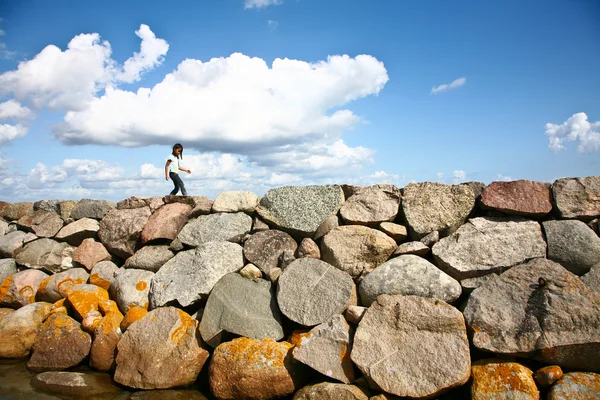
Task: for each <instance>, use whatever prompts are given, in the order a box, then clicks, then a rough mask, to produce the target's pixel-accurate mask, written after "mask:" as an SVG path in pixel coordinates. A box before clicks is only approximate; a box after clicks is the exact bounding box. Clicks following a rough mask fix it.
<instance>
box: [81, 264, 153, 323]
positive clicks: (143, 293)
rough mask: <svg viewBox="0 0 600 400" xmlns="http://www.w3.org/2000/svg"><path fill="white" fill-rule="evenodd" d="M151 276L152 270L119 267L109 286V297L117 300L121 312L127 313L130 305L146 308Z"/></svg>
mask: <svg viewBox="0 0 600 400" xmlns="http://www.w3.org/2000/svg"><path fill="white" fill-rule="evenodd" d="M92 272H93V271H92ZM153 277H154V272H151V271H145V270H143V269H125V268H121V269H120V270H119V271H117V272H116V273H115V276H114V278H113V281H112V284H111V286H110V297H111V299H113V300H115V301H116V302H117V305H118V306H119V310H121V312H122V313H123V314H127V311H129V308H130V307H132V306H138V307H142V308H145V309H146V310H147V309H148V304H149V302H148V294H149V292H150V283H151V282H152V278H153Z"/></svg>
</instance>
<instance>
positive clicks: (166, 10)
mask: <svg viewBox="0 0 600 400" xmlns="http://www.w3.org/2000/svg"><path fill="white" fill-rule="evenodd" d="M0 18H2V20H1V21H0V199H1V200H4V201H11V202H12V201H22V200H39V199H50V198H58V199H79V198H82V197H91V198H106V199H113V200H119V199H123V198H126V197H129V196H131V195H141V196H150V195H164V194H166V193H168V192H169V191H170V190H171V188H172V184H171V182H166V181H165V179H164V160H165V158H166V157H167V156H168V154H169V153H170V147H171V146H172V145H173V144H174V143H175V142H181V143H182V144H183V145H184V148H185V150H184V159H183V164H184V165H185V166H186V167H188V168H190V169H191V170H192V174H191V175H187V174H184V175H183V179H184V181H185V182H186V186H187V187H188V191H189V192H190V194H194V195H207V196H210V197H213V198H214V197H215V196H216V195H217V194H218V193H220V192H221V191H224V190H251V191H254V192H255V193H257V194H259V195H262V194H264V192H266V191H267V190H268V189H269V188H272V187H278V186H283V185H286V184H294V185H307V184H326V183H353V184H359V185H368V184H375V183H393V184H396V185H397V186H399V187H402V186H404V185H406V184H407V183H409V182H411V181H417V182H421V181H439V182H444V183H460V182H465V181H472V180H475V181H482V182H484V183H490V182H492V181H495V180H516V179H531V180H538V181H546V182H552V181H554V180H555V179H557V178H560V177H569V176H589V175H598V174H599V171H600V157H599V155H600V73H599V72H598V71H600V22H598V21H600V3H599V2H597V1H593V0H589V1H585V0H573V1H566V0H564V1H553V0H550V1H541V0H540V1H513V0H503V1H485V2H484V1H392V0H389V1H385V0H381V1H358V0H356V1H337V0H328V1H316V0H278V1H273V0H212V1H172V2H158V1H133V0H130V1H127V2H121V1H119V2H118V1H102V2H76V1H66V0H65V1H54V2H48V1H10V0H0Z"/></svg>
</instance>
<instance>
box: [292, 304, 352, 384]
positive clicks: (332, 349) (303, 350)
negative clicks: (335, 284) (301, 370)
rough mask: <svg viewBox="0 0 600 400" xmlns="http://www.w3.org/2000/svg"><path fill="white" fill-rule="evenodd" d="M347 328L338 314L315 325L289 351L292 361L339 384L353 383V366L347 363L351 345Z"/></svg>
mask: <svg viewBox="0 0 600 400" xmlns="http://www.w3.org/2000/svg"><path fill="white" fill-rule="evenodd" d="M350 336H351V334H350V326H349V325H348V324H347V323H346V320H345V319H344V317H342V316H341V315H339V314H338V315H334V316H333V318H332V319H331V320H329V321H327V322H324V323H322V324H320V325H317V326H316V327H314V328H313V329H311V331H310V332H309V333H308V334H307V335H304V336H302V338H301V339H300V343H298V344H297V345H296V347H295V348H294V352H293V357H294V359H295V360H297V361H300V362H301V363H303V364H306V365H308V366H309V367H311V368H312V369H314V370H315V371H319V372H320V373H322V374H323V375H325V376H328V377H330V378H333V379H335V380H338V381H340V382H343V383H351V382H353V381H354V365H353V364H352V361H351V360H350V352H351V351H352V346H351V342H350V340H351V339H350Z"/></svg>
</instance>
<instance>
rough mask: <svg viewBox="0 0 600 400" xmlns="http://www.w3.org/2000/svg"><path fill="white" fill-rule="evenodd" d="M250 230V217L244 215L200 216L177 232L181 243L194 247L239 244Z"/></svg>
mask: <svg viewBox="0 0 600 400" xmlns="http://www.w3.org/2000/svg"><path fill="white" fill-rule="evenodd" d="M250 229H252V217H250V216H249V215H247V214H245V213H220V214H210V215H201V216H199V217H198V218H195V219H192V220H191V221H190V222H188V223H187V224H186V225H185V226H184V227H183V229H182V230H181V231H180V232H179V235H178V236H177V238H178V239H179V240H180V241H181V243H183V244H185V245H187V246H191V247H196V246H200V245H201V244H203V243H208V242H220V241H228V242H234V243H239V241H240V240H241V239H242V238H243V237H244V235H245V234H247V233H248V232H250Z"/></svg>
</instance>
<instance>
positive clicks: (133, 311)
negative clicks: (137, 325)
mask: <svg viewBox="0 0 600 400" xmlns="http://www.w3.org/2000/svg"><path fill="white" fill-rule="evenodd" d="M146 314H148V310H145V309H144V308H142V307H138V306H132V307H130V308H129V311H127V314H125V317H124V318H123V320H122V321H121V330H122V331H123V332H125V331H126V330H127V328H129V326H130V325H131V324H133V323H134V322H136V321H139V320H140V319H142V318H143V317H144V316H145V315H146Z"/></svg>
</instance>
